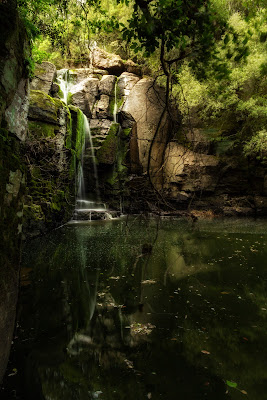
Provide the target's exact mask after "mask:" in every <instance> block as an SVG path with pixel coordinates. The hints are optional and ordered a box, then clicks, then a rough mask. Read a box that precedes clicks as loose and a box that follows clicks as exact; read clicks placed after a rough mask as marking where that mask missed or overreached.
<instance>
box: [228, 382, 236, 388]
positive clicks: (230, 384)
mask: <svg viewBox="0 0 267 400" xmlns="http://www.w3.org/2000/svg"><path fill="white" fill-rule="evenodd" d="M226 384H227V385H228V386H230V387H232V388H236V387H237V383H236V382H232V381H226Z"/></svg>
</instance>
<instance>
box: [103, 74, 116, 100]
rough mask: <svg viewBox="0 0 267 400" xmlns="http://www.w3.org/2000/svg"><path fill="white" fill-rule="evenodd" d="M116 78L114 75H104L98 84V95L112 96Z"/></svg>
mask: <svg viewBox="0 0 267 400" xmlns="http://www.w3.org/2000/svg"><path fill="white" fill-rule="evenodd" d="M116 81H117V77H116V76H115V75H104V76H103V78H102V79H101V81H100V83H99V94H100V95H102V94H106V95H108V96H114V90H115V84H116Z"/></svg>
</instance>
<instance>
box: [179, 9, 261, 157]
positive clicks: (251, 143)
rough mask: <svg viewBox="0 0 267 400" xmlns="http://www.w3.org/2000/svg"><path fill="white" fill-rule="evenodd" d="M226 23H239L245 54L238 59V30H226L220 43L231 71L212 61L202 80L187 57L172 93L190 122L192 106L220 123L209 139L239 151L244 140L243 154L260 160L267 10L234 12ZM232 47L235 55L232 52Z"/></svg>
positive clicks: (204, 121)
mask: <svg viewBox="0 0 267 400" xmlns="http://www.w3.org/2000/svg"><path fill="white" fill-rule="evenodd" d="M216 3H217V1H216ZM228 25H229V27H230V30H231V27H235V32H236V33H237V35H238V38H239V39H238V40H239V42H241V43H244V45H245V46H246V47H247V49H248V54H247V55H246V57H244V58H242V59H240V60H237V58H238V57H236V53H235V42H234V36H233V34H232V33H229V32H228V33H225V34H224V35H223V36H222V38H221V40H220V41H218V42H217V44H216V48H217V53H218V54H219V55H220V57H221V58H224V59H225V64H226V67H227V69H228V71H229V74H228V76H224V77H220V79H218V76H217V71H216V68H214V66H212V65H210V66H209V67H207V68H206V79H205V80H203V79H202V80H198V79H197V77H196V75H194V73H193V71H192V68H190V66H189V63H188V62H187V63H184V64H183V66H182V69H181V71H180V72H179V73H178V74H177V75H176V82H178V83H176V84H174V86H173V95H174V97H175V98H176V101H177V103H178V105H179V108H180V111H181V114H182V115H183V119H184V123H188V121H189V119H190V113H191V112H192V110H194V113H197V115H198V118H200V121H201V123H202V124H206V126H209V127H214V128H216V129H217V131H218V132H219V134H218V135H216V138H210V140H211V141H212V142H214V143H216V148H217V149H219V151H220V152H227V151H228V150H229V149H231V148H235V149H236V150H237V151H241V150H242V149H243V147H244V146H245V147H244V154H245V155H250V157H251V158H252V157H254V158H258V159H261V160H262V159H263V154H262V153H261V151H260V148H259V147H260V146H263V141H262V140H259V137H258V132H262V130H263V129H264V127H265V126H266V123H267V111H266V110H267V107H266V106H267V104H266V103H267V102H266V57H265V53H266V42H265V41H263V39H262V37H263V36H264V35H263V34H264V32H266V31H267V29H266V23H265V11H264V10H258V11H255V12H254V14H253V15H252V16H251V17H250V18H247V17H245V16H244V15H242V14H241V13H233V14H231V15H230V17H229V19H228ZM229 52H230V53H232V55H231V57H229V58H228V57H227V54H228V53H229ZM256 143H257V145H258V146H256ZM256 149H257V150H256ZM264 151H265V150H264V147H263V153H264Z"/></svg>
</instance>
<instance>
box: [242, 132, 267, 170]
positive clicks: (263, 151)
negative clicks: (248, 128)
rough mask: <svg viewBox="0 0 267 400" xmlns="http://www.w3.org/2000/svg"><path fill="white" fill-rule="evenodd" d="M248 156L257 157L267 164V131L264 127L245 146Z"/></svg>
mask: <svg viewBox="0 0 267 400" xmlns="http://www.w3.org/2000/svg"><path fill="white" fill-rule="evenodd" d="M244 153H245V155H246V156H250V157H252V158H256V159H258V160H260V161H261V162H263V163H264V164H267V131H266V129H262V130H261V131H259V132H257V133H256V134H255V135H254V136H253V137H252V138H251V139H250V140H249V141H248V142H247V143H246V144H245V146H244Z"/></svg>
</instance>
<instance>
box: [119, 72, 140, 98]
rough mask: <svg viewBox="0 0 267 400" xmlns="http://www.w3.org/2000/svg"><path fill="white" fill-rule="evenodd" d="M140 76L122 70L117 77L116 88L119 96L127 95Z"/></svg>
mask: <svg viewBox="0 0 267 400" xmlns="http://www.w3.org/2000/svg"><path fill="white" fill-rule="evenodd" d="M139 80H140V77H139V76H137V75H135V74H132V73H130V72H123V73H122V74H121V75H120V77H119V79H118V89H119V94H120V95H121V96H128V95H129V94H130V91H131V90H132V88H133V87H134V85H135V84H136V83H137V82H138V81H139Z"/></svg>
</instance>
